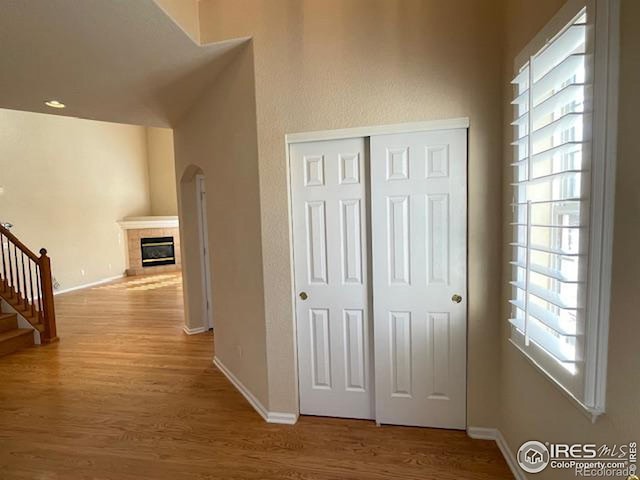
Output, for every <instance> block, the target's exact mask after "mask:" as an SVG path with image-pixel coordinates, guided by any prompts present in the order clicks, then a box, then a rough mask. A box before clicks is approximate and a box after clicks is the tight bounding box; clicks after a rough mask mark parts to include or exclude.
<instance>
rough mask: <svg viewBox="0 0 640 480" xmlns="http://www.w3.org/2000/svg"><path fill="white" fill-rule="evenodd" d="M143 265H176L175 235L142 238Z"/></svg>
mask: <svg viewBox="0 0 640 480" xmlns="http://www.w3.org/2000/svg"><path fill="white" fill-rule="evenodd" d="M140 250H141V252H142V266H143V267H157V266H159V265H175V264H176V255H175V244H174V241H173V237H146V238H141V239H140Z"/></svg>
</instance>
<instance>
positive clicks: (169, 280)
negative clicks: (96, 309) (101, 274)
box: [94, 273, 182, 291]
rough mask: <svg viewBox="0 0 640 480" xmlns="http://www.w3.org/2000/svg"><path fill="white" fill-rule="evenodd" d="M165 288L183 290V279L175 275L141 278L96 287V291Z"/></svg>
mask: <svg viewBox="0 0 640 480" xmlns="http://www.w3.org/2000/svg"><path fill="white" fill-rule="evenodd" d="M164 287H177V288H178V289H179V290H181V289H182V277H181V276H180V275H177V274H175V273H171V274H166V275H151V276H145V277H140V278H139V279H135V280H128V281H126V282H122V283H114V284H111V285H104V286H102V287H96V288H94V290H127V291H143V290H157V289H158V288H164Z"/></svg>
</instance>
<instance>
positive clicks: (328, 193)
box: [290, 138, 373, 418]
mask: <svg viewBox="0 0 640 480" xmlns="http://www.w3.org/2000/svg"><path fill="white" fill-rule="evenodd" d="M366 158H367V157H366V151H365V140H364V139H362V138H361V139H348V140H337V141H330V142H313V143H303V144H294V145H291V146H290V160H291V182H292V183H291V194H292V206H293V208H292V212H293V242H294V269H295V286H296V293H297V294H298V296H296V322H297V340H298V377H299V389H300V413H302V414H308V415H325V416H335V417H349V418H373V382H372V369H371V363H372V362H371V354H372V348H371V331H372V328H371V317H370V314H369V303H370V295H369V281H368V275H369V273H368V265H367V263H368V261H367V260H368V248H367V238H368V235H367V211H366V203H367V198H366V192H367V178H368V172H367V170H366V165H367V164H366ZM302 292H304V293H305V294H306V295H307V298H306V299H305V300H303V299H302V298H300V296H299V294H300V293H302Z"/></svg>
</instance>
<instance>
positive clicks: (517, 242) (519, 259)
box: [509, 0, 617, 416]
mask: <svg viewBox="0 0 640 480" xmlns="http://www.w3.org/2000/svg"><path fill="white" fill-rule="evenodd" d="M616 3H617V2H615V1H614V2H606V1H595V0H592V1H587V2H585V1H577V0H570V1H569V2H568V3H567V5H565V6H564V7H563V9H562V10H561V11H560V12H559V13H558V14H557V16H556V17H555V18H554V19H552V21H551V22H550V23H549V24H548V25H547V27H545V29H544V30H543V31H542V32H541V33H540V34H539V35H538V36H537V37H536V39H534V40H533V41H532V42H531V44H530V45H529V46H528V47H527V48H526V49H525V51H524V52H523V53H522V54H521V55H519V56H518V59H517V60H516V76H515V78H514V79H513V81H512V83H513V85H514V100H513V102H512V104H513V106H514V121H513V123H512V125H513V127H514V128H513V130H514V139H513V143H512V145H513V148H514V159H513V163H512V166H513V170H514V173H513V203H512V211H513V219H512V225H513V241H512V243H511V248H512V250H513V253H512V261H511V266H512V275H511V282H510V283H511V285H512V287H513V288H512V297H511V300H510V305H511V309H510V312H511V313H510V318H509V323H510V328H511V342H512V343H513V344H514V345H515V346H516V347H517V348H518V349H520V350H521V351H522V352H523V353H524V354H525V355H526V356H527V357H528V358H529V359H530V360H531V361H532V362H533V363H534V364H535V365H536V366H537V367H538V368H540V369H541V371H542V372H544V373H545V374H546V375H547V376H549V378H551V379H552V380H553V381H554V382H555V383H556V384H557V385H559V386H560V387H561V388H562V389H563V391H564V392H566V393H567V394H569V396H570V397H571V398H572V399H574V400H575V401H576V402H577V403H578V404H579V405H581V406H582V407H584V408H585V409H586V410H587V411H588V412H589V413H591V414H592V415H594V416H595V415H598V414H600V413H602V412H603V411H604V404H605V398H604V393H605V386H606V347H607V337H608V309H609V304H608V296H609V286H610V257H611V248H610V241H611V231H612V227H611V220H612V219H611V218H610V217H611V216H612V207H613V167H614V159H615V150H614V148H615V135H614V131H615V114H616V112H615V106H616V102H615V95H614V92H613V87H612V86H613V85H614V84H615V75H616V74H617V72H616V65H615V63H614V62H615V61H616V55H615V54H614V47H615V46H616V45H615V39H612V38H611V33H612V30H614V29H613V28H610V27H609V25H613V23H612V22H611V20H612V19H614V18H615V19H617V5H616ZM596 7H597V8H598V10H597V11H596ZM607 139H609V140H608V141H607Z"/></svg>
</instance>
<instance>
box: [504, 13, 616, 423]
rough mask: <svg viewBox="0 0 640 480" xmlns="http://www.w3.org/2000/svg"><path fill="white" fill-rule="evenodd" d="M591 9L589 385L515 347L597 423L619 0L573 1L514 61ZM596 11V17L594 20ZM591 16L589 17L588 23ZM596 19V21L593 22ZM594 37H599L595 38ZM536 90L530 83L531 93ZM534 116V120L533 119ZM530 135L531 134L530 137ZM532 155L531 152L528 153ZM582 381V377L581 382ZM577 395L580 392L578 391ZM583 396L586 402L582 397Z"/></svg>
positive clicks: (601, 398)
mask: <svg viewBox="0 0 640 480" xmlns="http://www.w3.org/2000/svg"><path fill="white" fill-rule="evenodd" d="M585 6H586V8H587V14H588V23H589V25H590V27H591V28H593V30H592V33H591V38H593V36H595V43H594V47H593V50H594V55H593V72H594V78H593V79H592V82H593V94H592V99H593V105H592V108H591V111H592V112H593V124H592V126H591V132H592V133H591V139H590V140H591V145H592V149H591V160H590V171H591V175H590V182H591V183H590V185H589V198H590V204H589V211H588V215H589V231H588V232H589V233H588V251H587V259H588V271H587V284H586V285H587V287H586V292H585V297H586V317H585V336H584V338H585V345H584V347H585V352H584V359H585V364H584V365H585V368H584V372H583V373H582V375H581V377H580V378H581V379H584V385H583V386H582V385H581V386H580V387H579V388H575V389H570V388H569V385H565V384H564V383H566V382H563V381H561V379H560V378H558V375H557V374H553V373H552V372H551V371H550V370H549V369H548V368H544V367H543V366H541V362H540V361H538V360H537V359H536V358H535V357H533V356H531V354H530V353H528V352H527V351H525V350H524V349H523V348H522V347H521V346H520V345H518V344H517V343H516V342H514V341H513V334H512V336H511V340H510V341H511V343H513V344H514V345H515V346H516V347H517V348H518V349H519V350H520V351H521V352H522V353H523V354H524V355H525V358H527V360H529V362H530V363H532V364H533V365H534V366H535V367H537V369H538V370H539V371H540V372H541V373H543V374H544V376H545V377H547V378H548V379H549V380H551V381H552V383H553V384H554V385H556V386H557V387H559V388H560V390H561V391H562V392H563V393H564V394H565V395H566V396H567V398H569V399H570V400H571V401H572V403H573V404H574V405H576V406H578V407H579V409H580V411H581V412H583V413H585V414H586V415H587V416H588V417H589V418H590V419H591V421H592V422H595V421H596V420H597V418H598V416H599V415H602V414H603V413H604V412H605V400H606V398H605V394H606V376H607V351H608V336H609V309H610V295H611V262H612V249H613V219H614V207H615V167H616V165H615V163H616V154H617V140H618V138H617V120H618V77H619V36H620V26H619V16H620V1H619V0H568V1H567V2H566V3H565V4H564V6H563V7H562V8H561V9H560V10H559V11H558V13H557V14H556V15H555V16H554V17H553V18H552V19H551V20H550V21H549V22H548V23H547V25H545V27H543V29H542V30H541V31H540V32H538V34H537V35H536V36H535V37H534V38H533V39H532V40H531V42H529V44H528V45H527V46H526V47H525V48H524V50H523V51H522V52H520V54H519V55H518V56H517V57H516V58H515V61H514V73H515V74H517V73H519V71H520V68H521V67H522V66H524V65H525V64H529V69H530V70H529V72H530V73H531V63H530V61H529V59H530V58H531V57H532V56H534V55H535V54H536V53H537V52H539V51H540V50H541V49H542V48H544V47H545V45H547V44H548V43H549V42H550V41H551V40H552V39H553V38H554V37H553V36H550V35H556V34H557V32H559V31H561V30H563V29H564V27H565V25H567V24H568V23H570V22H571V21H572V19H575V17H576V15H577V14H578V12H580V11H581V10H582V9H583V8H585ZM594 12H595V16H594ZM589 16H590V18H589ZM594 18H595V21H594V20H593V19H594ZM594 34H595V35H594ZM531 88H532V83H531V82H530V85H529V89H531ZM530 117H531V116H530ZM529 136H531V135H529ZM529 152H531V149H529ZM576 378H577V377H576ZM573 390H576V391H575V392H574V391H573ZM579 397H581V398H579Z"/></svg>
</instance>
